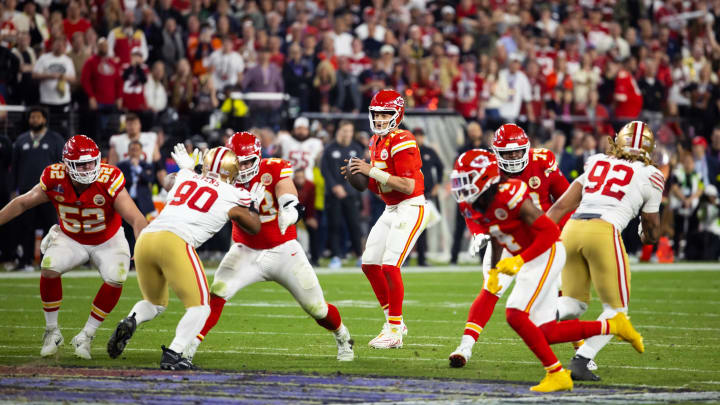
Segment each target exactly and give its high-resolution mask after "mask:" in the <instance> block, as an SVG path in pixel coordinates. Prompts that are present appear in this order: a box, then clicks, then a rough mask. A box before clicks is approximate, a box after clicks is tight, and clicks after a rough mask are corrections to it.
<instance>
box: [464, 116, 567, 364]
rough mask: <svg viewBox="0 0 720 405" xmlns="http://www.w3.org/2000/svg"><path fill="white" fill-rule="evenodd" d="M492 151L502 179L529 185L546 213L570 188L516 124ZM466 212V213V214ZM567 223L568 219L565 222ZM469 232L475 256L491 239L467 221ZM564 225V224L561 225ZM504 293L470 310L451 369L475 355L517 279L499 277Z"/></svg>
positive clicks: (501, 132) (483, 295) (483, 296)
mask: <svg viewBox="0 0 720 405" xmlns="http://www.w3.org/2000/svg"><path fill="white" fill-rule="evenodd" d="M492 148H493V151H494V152H495V157H496V159H497V162H498V163H497V164H498V166H499V168H500V169H501V176H503V177H504V178H506V179H517V180H521V181H522V182H523V183H525V185H526V189H527V195H528V197H529V199H530V200H531V201H532V203H533V204H534V205H535V206H536V207H537V208H538V209H540V210H542V211H543V212H545V211H547V210H548V209H549V208H550V206H552V203H553V201H555V200H557V199H558V198H560V196H561V195H562V194H563V193H564V192H565V190H566V189H567V188H568V187H569V184H568V181H567V180H566V179H565V177H564V176H563V175H562V173H560V170H558V167H557V162H555V155H553V153H552V152H551V151H549V150H547V149H536V148H530V140H529V139H528V136H527V135H526V134H525V131H523V129H522V128H520V127H519V126H517V125H515V124H504V125H502V126H501V127H500V128H498V130H497V131H495V135H494V137H493V142H492ZM463 212H464V211H463ZM566 220H567V219H565V221H566ZM465 221H466V223H467V224H468V229H470V232H471V233H472V235H473V236H472V241H471V243H470V253H471V254H472V255H474V254H475V253H476V252H477V251H479V250H480V249H481V248H482V246H483V245H484V243H485V242H487V240H488V238H489V237H488V236H487V235H485V232H482V231H481V230H479V229H478V227H477V226H475V225H474V224H473V223H472V221H470V220H469V219H468V218H467V216H466V219H465ZM562 224H564V221H561V225H562ZM511 253H512V252H511V251H508V250H504V251H503V252H502V255H501V258H506V257H510V256H511ZM490 255H491V249H485V257H484V258H483V275H484V278H485V280H487V279H488V274H489V272H490V268H491V267H490V263H491V257H490ZM499 277H500V285H502V286H503V288H502V289H500V290H498V291H497V292H495V293H491V292H489V291H488V290H487V288H483V290H482V291H481V292H480V294H479V295H478V296H477V298H476V299H475V302H473V304H472V306H471V307H470V313H469V314H468V321H467V323H466V325H465V331H464V335H463V337H462V341H461V343H460V345H459V346H458V348H457V349H455V351H454V352H452V353H451V354H450V365H451V366H452V367H463V366H464V365H465V364H466V363H467V361H468V360H470V356H471V355H472V347H473V345H474V344H475V342H476V341H477V339H478V337H479V335H480V332H482V330H483V328H484V327H485V325H486V324H487V322H488V320H489V319H490V316H491V315H492V313H493V310H494V309H495V304H496V303H497V301H498V299H500V297H502V295H503V294H504V293H505V291H507V289H508V287H509V286H510V284H511V283H512V281H513V279H514V277H513V276H508V275H504V274H500V275H499Z"/></svg>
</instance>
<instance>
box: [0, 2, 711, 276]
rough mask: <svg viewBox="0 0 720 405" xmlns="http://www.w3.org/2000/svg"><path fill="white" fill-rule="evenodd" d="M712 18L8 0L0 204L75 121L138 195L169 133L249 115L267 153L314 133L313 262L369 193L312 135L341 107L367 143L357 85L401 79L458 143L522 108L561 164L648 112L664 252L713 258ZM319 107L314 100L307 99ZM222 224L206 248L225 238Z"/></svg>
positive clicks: (664, 8) (326, 134) (571, 10)
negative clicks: (353, 183) (443, 116)
mask: <svg viewBox="0 0 720 405" xmlns="http://www.w3.org/2000/svg"><path fill="white" fill-rule="evenodd" d="M719 34H720V1H718V0H715V1H677V0H671V1H653V0H642V1H630V0H614V1H613V0H577V1H576V0H554V1H547V2H537V1H530V0H460V1H428V0H374V1H370V0H316V1H311V0H217V1H216V0H69V1H68V0H36V1H24V2H19V1H17V0H5V1H4V2H3V3H2V4H1V5H0V103H2V104H4V105H7V106H26V108H25V109H17V110H13V109H12V108H6V109H2V110H0V128H2V130H0V162H1V163H0V204H3V205H4V204H5V203H6V202H7V201H8V199H9V198H11V197H12V196H13V195H15V194H16V193H22V192H25V191H27V190H28V189H29V188H28V187H32V185H34V184H35V183H36V182H37V178H38V176H39V174H40V172H37V173H35V171H37V169H38V167H40V166H43V165H45V164H49V163H53V162H56V161H59V156H60V154H59V153H60V151H59V150H58V149H57V148H58V145H62V142H64V139H67V137H68V136H70V135H71V134H73V133H85V134H88V135H89V136H91V137H93V138H94V139H95V140H96V141H97V142H98V144H99V145H100V146H101V148H103V149H104V156H107V157H108V160H109V162H110V163H113V164H120V166H121V167H122V168H123V170H124V171H126V177H127V178H128V189H129V190H131V195H132V196H133V197H134V198H136V201H137V202H138V206H139V207H140V209H141V211H142V212H143V213H146V214H152V212H153V211H154V210H155V206H154V205H153V203H152V198H153V197H152V196H153V192H154V193H155V194H157V187H154V184H156V183H157V182H158V179H162V177H163V176H164V175H166V174H167V173H169V172H172V171H174V170H176V166H175V165H174V162H173V161H172V159H170V158H169V152H170V149H171V147H172V145H174V144H175V143H176V142H178V141H180V142H186V144H187V146H188V148H194V147H199V148H207V147H212V146H215V145H218V144H222V143H223V141H224V139H226V137H227V136H228V135H229V134H232V132H233V130H244V129H251V128H252V131H254V132H255V133H256V134H258V135H260V137H261V138H262V141H263V153H264V154H265V155H266V156H276V155H279V156H285V157H287V153H288V152H289V151H288V150H284V151H283V150H282V149H283V148H282V147H281V146H280V145H282V142H281V140H282V139H283V137H285V138H287V137H289V136H290V135H292V136H293V137H295V139H299V138H303V137H308V136H309V137H310V138H311V139H315V138H317V139H318V140H320V141H321V143H322V145H323V146H322V147H319V150H317V151H315V152H314V153H313V154H312V156H311V160H312V161H307V159H305V158H303V159H292V157H291V160H293V163H294V164H295V165H296V170H298V172H303V175H300V176H296V183H297V184H298V187H299V188H301V190H300V191H301V195H302V194H304V195H305V198H306V200H307V201H306V205H309V206H311V207H314V208H315V210H310V215H311V216H310V218H311V219H312V220H309V221H306V226H307V227H308V230H310V231H311V232H310V235H311V236H310V239H312V240H311V241H310V242H309V246H311V247H310V250H311V251H312V250H313V249H314V251H313V252H311V253H312V258H313V261H314V262H317V260H318V259H319V258H321V257H322V256H324V255H330V256H331V257H332V261H331V264H332V265H337V264H338V263H339V257H342V256H343V255H344V254H345V252H346V251H350V252H352V251H358V247H357V246H355V245H356V244H357V243H358V242H357V241H356V240H354V239H355V238H354V235H352V236H346V237H345V238H344V239H347V242H348V243H346V244H345V245H342V246H340V247H339V248H337V247H333V246H331V245H332V243H330V244H328V239H332V238H328V236H327V234H328V230H327V229H328V226H331V228H332V231H333V232H335V231H337V232H341V233H345V234H352V233H354V232H350V231H347V230H345V231H344V229H356V228H358V227H359V228H358V229H361V230H363V229H364V230H366V229H368V221H372V220H373V218H376V217H377V215H378V209H380V208H381V206H382V205H381V204H379V203H378V202H377V201H376V199H374V197H372V196H370V195H364V196H363V197H362V198H355V197H354V195H353V194H352V190H351V189H349V188H347V187H346V186H342V187H344V188H345V189H347V191H348V193H343V192H342V191H340V190H337V189H333V188H332V187H326V186H325V179H324V175H325V174H326V173H324V172H323V164H322V162H321V160H322V158H323V151H322V149H323V147H325V146H328V145H329V144H330V143H331V142H336V140H335V138H336V135H337V134H339V133H341V132H344V131H343V130H342V128H343V126H346V125H352V128H351V130H352V134H353V137H352V138H353V142H357V143H358V144H359V145H361V146H363V145H364V146H367V141H368V133H367V130H368V124H367V120H366V118H365V117H366V116H365V115H363V114H364V113H365V112H366V111H367V106H368V103H369V100H370V98H371V97H372V95H373V94H374V92H376V91H378V90H380V89H383V88H394V89H396V90H398V91H399V92H401V93H402V94H403V95H404V96H405V98H406V105H407V106H408V108H413V109H416V110H419V111H434V110H437V111H454V112H456V113H457V114H460V115H462V116H463V117H464V118H465V120H466V122H467V129H466V136H465V139H464V142H465V143H466V145H462V142H458V144H457V147H458V149H462V148H467V147H468V145H472V146H474V147H480V146H482V147H487V146H488V145H489V140H490V139H491V136H492V133H493V131H494V129H495V128H497V127H498V126H499V125H500V124H502V123H504V122H515V123H518V124H519V125H521V126H522V127H523V128H525V130H526V131H527V132H528V134H529V136H530V137H531V139H532V140H533V143H534V145H533V146H535V147H545V148H548V149H550V150H551V151H553V152H554V153H555V155H556V158H557V161H558V164H559V166H560V169H561V170H562V172H563V173H564V174H565V176H566V177H568V179H569V180H571V181H572V179H574V178H575V177H577V176H578V175H579V174H580V173H582V170H583V162H584V161H585V159H586V158H587V157H588V156H589V155H591V154H594V153H598V152H601V151H603V150H604V149H605V147H606V146H607V141H606V140H607V137H608V136H612V135H613V133H614V130H616V129H618V128H619V127H620V126H621V125H622V124H624V123H626V122H628V121H629V120H634V119H640V120H643V121H645V122H647V123H649V125H650V126H651V128H652V130H653V131H654V133H655V135H656V138H657V141H658V143H659V145H660V147H659V148H658V150H659V152H658V154H657V156H656V157H655V161H656V163H657V164H658V166H659V167H660V168H661V169H662V170H663V172H664V173H665V174H666V178H667V179H668V184H666V187H665V190H666V191H665V193H666V194H667V198H666V201H665V202H664V210H663V225H664V230H663V235H664V236H665V237H666V239H665V240H664V241H663V242H661V244H662V245H663V248H662V249H661V248H658V253H660V252H661V251H662V252H663V253H662V254H658V257H659V258H660V259H661V260H664V258H665V259H666V258H667V257H666V256H667V254H668V252H671V253H674V255H675V257H676V258H687V259H704V260H711V259H712V260H714V259H717V258H718V256H719V255H720V238H719V235H720V222H719V219H718V216H719V215H718V204H717V199H718V192H717V187H718V183H719V182H720V165H719V164H718V160H719V159H720V124H718V118H720V81H719V79H720V78H719V74H720V45H719V44H718V41H717V38H718V35H719ZM253 95H254V96H253ZM31 106H40V107H38V108H36V107H33V108H30V107H31ZM13 111H22V113H15V112H13ZM318 112H322V113H327V114H326V116H325V117H326V118H325V119H324V118H319V119H312V120H308V119H306V118H304V116H303V115H304V114H306V115H309V114H307V113H318ZM342 113H347V114H342ZM313 116H314V117H316V116H317V115H313ZM341 116H342V117H343V118H352V119H353V121H351V122H349V123H345V122H339V119H338V118H339V117H341ZM296 117H301V118H300V119H296ZM410 129H414V128H410ZM48 134H49V135H48ZM116 134H122V135H116ZM113 135H116V136H115V137H113ZM433 136H435V137H437V136H444V135H443V134H433ZM135 140H137V141H139V143H133V141H135ZM301 143H302V142H301ZM343 143H344V141H343V142H341V144H343ZM428 143H430V142H428ZM133 145H135V146H133ZM341 146H342V147H343V148H345V146H344V145H341ZM60 147H61V146H60ZM425 148H426V150H427V149H432V148H431V147H430V146H429V145H427V144H426V146H425ZM285 149H287V148H285ZM341 149H342V148H341ZM351 149H352V148H351ZM365 149H367V148H365ZM333 150H335V149H333ZM338 153H340V152H338ZM428 153H430V152H428ZM431 160H432V161H433V162H434V161H435V160H439V159H437V156H435V157H432V156H430V157H429V158H428V162H430V161H431ZM123 161H125V162H124V163H122V162H123ZM121 163H122V164H121ZM43 167H44V166H43ZM313 167H314V169H313ZM303 169H307V170H303ZM40 170H41V169H40ZM428 170H431V171H433V173H431V174H430V173H425V175H426V177H430V179H429V180H428V181H429V182H430V183H429V187H427V185H426V189H427V190H428V196H429V197H432V198H437V196H438V195H439V194H440V193H442V192H443V187H442V185H443V184H444V179H445V178H446V177H447V176H446V175H447V173H448V170H449V168H448V167H445V168H444V169H443V166H442V165H441V164H440V165H435V163H433V166H432V169H430V168H428ZM443 171H444V174H443ZM303 187H307V189H306V191H305V192H303V191H302V188H303ZM310 189H312V191H310ZM153 190H154V191H153ZM348 194H350V197H351V198H354V200H355V201H360V202H362V205H361V206H358V207H357V209H358V211H359V212H360V213H361V215H360V217H359V218H360V221H359V223H358V224H347V223H345V224H340V225H338V222H337V221H335V222H332V220H331V221H330V222H331V225H328V219H327V218H326V217H327V215H323V211H325V203H326V201H325V200H327V199H333V198H336V199H339V200H342V199H344V198H347V197H348ZM37 210H38V211H36V212H34V213H33V212H30V213H28V214H25V216H24V218H20V219H18V220H17V221H16V224H15V226H14V227H13V228H12V229H13V230H11V231H8V230H7V227H5V228H6V229H4V230H0V232H2V235H0V237H2V241H1V242H2V243H1V244H0V246H2V252H1V253H2V257H1V258H0V262H12V263H13V264H12V265H11V266H10V267H17V268H32V259H34V258H33V257H32V256H33V255H32V254H29V253H28V250H29V249H32V246H33V245H32V243H34V241H35V239H36V236H35V231H34V229H36V228H37V229H45V230H46V229H47V228H48V227H49V225H48V224H49V223H52V222H53V221H54V220H55V219H54V215H53V213H52V211H48V210H45V211H47V212H43V210H42V208H38V209H37ZM338 212H342V211H338ZM328 214H329V213H328ZM340 215H342V214H340ZM23 233H28V235H26V236H19V235H21V234H23ZM361 233H362V231H361ZM362 234H363V235H365V234H366V232H365V233H362ZM38 235H40V233H39V232H38ZM457 237H458V234H457V233H456V238H457ZM459 237H462V234H460V235H459ZM223 238H226V239H223ZM227 238H229V236H228V235H227V234H225V235H224V236H223V235H222V234H221V235H220V236H219V237H218V238H217V239H218V240H217V241H216V242H217V243H216V244H213V243H210V246H209V247H208V248H207V249H209V250H210V251H224V250H225V247H226V246H227ZM16 244H17V245H19V246H24V247H23V248H20V247H19V246H18V247H17V248H16V246H15V245H16ZM628 244H629V246H628V251H629V252H632V251H638V252H639V251H640V247H639V246H638V244H637V243H635V244H633V243H632V242H631V243H628ZM326 245H327V247H329V248H330V250H331V251H330V252H325V250H326V249H325V247H326ZM457 245H458V248H457V249H453V256H452V257H451V260H452V261H456V260H457V251H456V250H459V246H460V244H459V243H458V244H457ZM313 246H314V247H313ZM670 247H671V248H672V250H671V251H669V250H668V249H669V248H670ZM23 250H24V252H23ZM643 258H644V259H648V258H649V252H645V254H644V255H643ZM421 259H422V260H421V261H420V262H421V263H423V262H425V259H424V255H422V256H421Z"/></svg>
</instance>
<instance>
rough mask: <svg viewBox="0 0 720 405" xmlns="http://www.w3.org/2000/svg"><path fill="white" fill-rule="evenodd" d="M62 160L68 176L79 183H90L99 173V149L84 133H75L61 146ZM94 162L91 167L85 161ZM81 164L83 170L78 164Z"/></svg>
mask: <svg viewBox="0 0 720 405" xmlns="http://www.w3.org/2000/svg"><path fill="white" fill-rule="evenodd" d="M63 162H64V163H65V169H66V170H67V172H68V174H69V175H70V178H71V179H73V180H75V181H77V182H78V183H81V184H92V183H93V182H94V181H95V180H97V178H98V175H100V149H98V147H97V145H96V144H95V141H93V140H92V139H90V138H88V137H87V136H85V135H75V136H73V137H72V138H70V139H69V140H68V141H67V142H66V143H65V147H63ZM90 162H94V163H95V164H94V165H92V167H89V168H88V167H87V166H90V165H87V166H86V164H87V163H90ZM80 165H82V166H83V171H80V170H78V166H80Z"/></svg>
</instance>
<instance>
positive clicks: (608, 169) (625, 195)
mask: <svg viewBox="0 0 720 405" xmlns="http://www.w3.org/2000/svg"><path fill="white" fill-rule="evenodd" d="M575 181H577V182H579V183H580V184H581V185H582V186H583V191H582V201H581V202H580V206H579V207H578V208H577V210H576V211H575V212H576V213H578V214H600V218H601V219H602V220H604V221H606V222H609V223H611V224H613V225H614V226H615V228H617V229H618V230H620V231H622V230H623V229H625V227H626V226H627V224H628V222H630V220H631V219H633V218H634V217H636V216H637V215H638V213H639V212H640V210H641V209H642V212H646V213H654V212H658V211H659V209H660V201H661V200H662V193H663V188H664V186H665V177H663V175H662V173H661V172H660V170H658V169H657V168H656V167H655V166H646V165H645V164H644V163H643V162H637V161H636V162H631V161H628V160H623V159H618V158H615V157H613V156H608V155H605V154H602V153H600V154H597V155H594V156H591V157H590V158H589V159H588V161H587V162H586V163H585V172H584V173H583V174H582V175H581V176H580V177H578V178H577V179H576V180H575Z"/></svg>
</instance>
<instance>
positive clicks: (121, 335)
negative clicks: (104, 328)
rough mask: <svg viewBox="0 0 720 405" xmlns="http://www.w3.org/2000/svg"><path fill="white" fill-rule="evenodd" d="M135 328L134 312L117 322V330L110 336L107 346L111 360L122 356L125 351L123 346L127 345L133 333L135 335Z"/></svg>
mask: <svg viewBox="0 0 720 405" xmlns="http://www.w3.org/2000/svg"><path fill="white" fill-rule="evenodd" d="M136 328H137V321H136V320H135V313H134V312H133V314H132V315H130V316H128V317H125V318H123V320H122V321H120V322H118V325H117V328H115V332H113V334H112V336H110V340H108V344H107V352H108V354H109V355H110V357H111V358H113V359H114V358H116V357H117V356H119V355H121V354H122V352H123V350H125V345H127V342H128V340H130V338H131V337H132V335H133V333H135V329H136Z"/></svg>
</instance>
